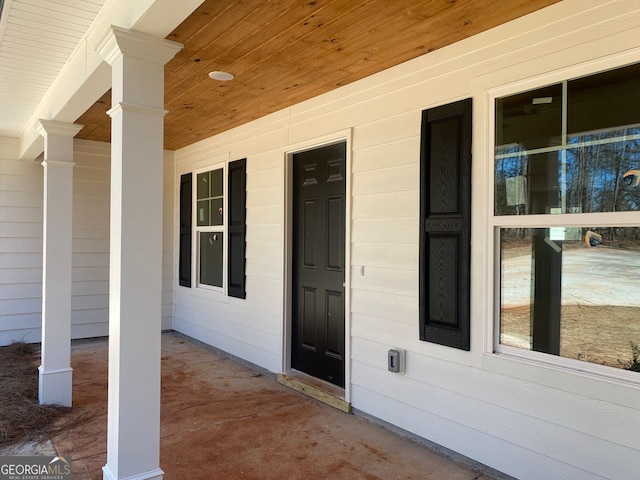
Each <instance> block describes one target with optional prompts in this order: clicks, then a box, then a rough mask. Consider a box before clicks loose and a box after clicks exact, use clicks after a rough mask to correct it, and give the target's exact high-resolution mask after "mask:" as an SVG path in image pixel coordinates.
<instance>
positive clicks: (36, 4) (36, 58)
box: [0, 0, 105, 137]
mask: <svg viewBox="0 0 640 480" xmlns="http://www.w3.org/2000/svg"><path fill="white" fill-rule="evenodd" d="M104 2H105V0H5V2H4V7H3V9H2V18H1V20H0V99H1V101H2V105H1V112H2V113H1V114H0V135H5V136H11V137H19V136H20V135H21V134H22V132H23V130H24V128H25V126H26V124H27V122H28V121H29V119H30V117H31V115H33V113H34V111H35V110H36V108H37V107H38V105H39V104H40V102H41V100H42V98H43V97H44V95H45V94H46V92H47V90H48V89H49V87H50V86H51V84H52V83H53V81H54V80H55V79H56V77H57V76H58V74H59V73H60V71H61V70H62V68H63V67H64V66H65V64H66V63H67V61H68V59H69V58H70V57H71V55H72V54H73V52H74V51H75V49H76V48H77V46H78V44H79V43H80V41H81V39H82V37H83V36H84V35H85V33H86V32H87V29H88V28H89V26H90V25H91V23H92V22H93V20H94V19H95V17H96V16H97V15H98V13H99V12H100V9H101V8H102V6H103V4H104Z"/></svg>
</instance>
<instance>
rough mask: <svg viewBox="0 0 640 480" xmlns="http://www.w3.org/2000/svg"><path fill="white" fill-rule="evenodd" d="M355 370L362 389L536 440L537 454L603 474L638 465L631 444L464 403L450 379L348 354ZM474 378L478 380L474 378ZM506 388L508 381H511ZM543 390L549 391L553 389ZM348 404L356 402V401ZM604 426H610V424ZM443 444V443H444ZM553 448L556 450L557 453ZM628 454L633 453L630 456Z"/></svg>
mask: <svg viewBox="0 0 640 480" xmlns="http://www.w3.org/2000/svg"><path fill="white" fill-rule="evenodd" d="M379 350H380V351H379V355H380V356H382V355H384V354H385V351H384V349H379ZM432 369H433V367H432ZM446 370H448V371H449V374H451V373H452V372H451V370H454V368H452V367H449V368H447V369H446ZM442 372H443V370H440V372H439V373H442ZM355 373H358V375H357V377H358V378H360V379H361V380H360V381H358V384H359V385H361V386H363V387H364V388H367V389H368V390H373V391H385V392H389V393H388V394H387V396H389V397H390V398H392V399H393V400H394V401H396V402H398V401H399V402H403V403H408V404H410V405H412V406H413V407H414V408H417V407H420V406H422V408H425V409H428V411H429V412H430V413H432V414H433V415H437V416H439V417H441V418H445V419H447V420H448V421H449V422H450V423H460V424H462V425H465V426H466V427H467V428H470V429H473V430H476V431H479V432H485V433H486V434H488V435H489V436H490V437H496V438H500V439H503V440H506V441H507V442H509V443H511V444H513V445H518V446H520V447H522V448H526V446H527V445H537V451H538V453H540V454H541V455H544V456H546V457H549V458H555V459H556V460H558V461H562V462H565V463H568V464H573V465H580V466H581V467H582V468H583V469H585V470H587V471H591V472H596V473H597V474H598V475H601V476H603V477H605V478H628V477H627V476H628V475H629V474H630V472H632V471H637V469H638V468H640V457H638V456H637V455H634V453H633V451H634V450H633V449H632V448H629V447H625V446H624V445H621V444H620V443H619V440H617V441H616V443H613V442H607V443H605V444H603V443H602V442H601V441H600V440H599V439H598V438H597V436H594V435H589V434H585V433H583V432H581V431H576V430H572V429H568V428H565V427H563V426H560V425H557V424H554V423H551V422H548V421H545V420H542V419H534V418H531V416H530V415H529V414H528V412H527V414H524V413H520V412H517V411H514V410H513V409H511V408H505V407H502V406H498V405H496V404H495V403H491V402H483V401H481V400H479V399H474V400H475V401H474V408H469V398H468V397H467V394H462V393H459V392H461V390H458V389H455V388H452V387H453V386H452V385H451V381H449V382H445V383H444V385H441V386H436V385H433V384H432V383H429V384H426V383H421V384H418V383H417V382H415V381H414V380H413V379H411V378H410V377H408V375H407V376H406V377H405V379H404V380H403V381H398V380H399V379H397V378H392V377H390V376H389V375H387V373H388V372H381V371H380V370H376V369H374V368H372V367H370V366H368V365H365V364H362V363H360V362H359V361H357V360H355V359H354V374H355ZM380 373H383V375H381V374H380ZM407 374H409V372H407ZM354 376H355V375H354ZM472 376H473V375H464V374H463V373H462V372H457V371H456V372H455V377H454V378H455V379H456V382H460V381H462V380H463V379H467V380H469V381H471V378H466V377H472ZM485 380H486V378H485ZM476 383H478V382H474V384H476ZM511 388H514V386H513V385H512V386H511ZM492 390H494V392H495V391H496V390H497V388H496V384H493V388H492ZM463 391H467V389H465V390H463ZM548 393H549V394H550V395H552V396H553V392H548ZM422 398H428V399H429V403H428V406H425V405H424V404H422V402H421V401H420V399H422ZM576 400H577V399H576ZM587 401H588V400H587ZM527 403H528V402H527ZM354 407H356V408H357V406H356V405H354ZM610 419H611V417H610ZM615 420H616V424H618V425H620V422H621V421H622V422H623V421H624V420H623V419H622V418H616V419H615ZM614 425H615V424H614ZM608 428H609V429H610V428H611V425H609V426H608ZM596 433H597V432H596ZM434 434H436V435H437V433H436V432H433V433H432V435H434ZM438 443H441V442H438ZM441 444H442V443H441ZM444 446H447V445H446V444H444ZM599 449H605V451H606V453H605V455H602V454H599ZM559 452H562V453H561V454H560V455H559ZM601 455H602V456H601ZM558 456H561V457H562V458H558ZM631 456H633V457H635V458H634V459H631V458H630V457H631ZM605 458H606V459H605Z"/></svg>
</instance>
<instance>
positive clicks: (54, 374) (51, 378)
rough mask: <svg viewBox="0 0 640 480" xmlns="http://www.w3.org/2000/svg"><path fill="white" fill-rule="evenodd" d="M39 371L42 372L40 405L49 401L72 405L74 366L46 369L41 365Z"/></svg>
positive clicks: (39, 388)
mask: <svg viewBox="0 0 640 480" xmlns="http://www.w3.org/2000/svg"><path fill="white" fill-rule="evenodd" d="M38 371H39V372H40V380H39V385H38V403H40V405H43V404H45V403H47V404H56V405H62V406H63V407H70V406H71V399H72V392H71V390H72V381H73V368H71V367H66V368H56V369H52V370H46V369H45V368H44V367H43V366H42V365H40V366H39V367H38Z"/></svg>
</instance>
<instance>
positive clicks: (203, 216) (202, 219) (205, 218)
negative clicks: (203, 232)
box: [196, 200, 209, 226]
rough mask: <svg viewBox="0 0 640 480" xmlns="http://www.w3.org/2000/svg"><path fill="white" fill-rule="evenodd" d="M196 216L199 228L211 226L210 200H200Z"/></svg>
mask: <svg viewBox="0 0 640 480" xmlns="http://www.w3.org/2000/svg"><path fill="white" fill-rule="evenodd" d="M196 215H197V217H198V218H197V219H196V220H197V224H198V226H202V225H209V200H198V203H197V214H196Z"/></svg>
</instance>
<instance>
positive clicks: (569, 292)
mask: <svg viewBox="0 0 640 480" xmlns="http://www.w3.org/2000/svg"><path fill="white" fill-rule="evenodd" d="M500 246H501V272H500V274H501V286H500V295H501V308H500V343H501V344H502V345H508V346H511V347H516V348H522V349H526V350H534V351H539V352H544V353H549V354H553V355H559V356H562V357H567V358H573V359H576V360H583V361H587V362H591V363H597V364H601V365H609V366H612V367H618V368H628V367H629V366H630V365H631V363H632V362H631V359H632V346H631V342H633V343H634V344H639V343H640V296H638V294H637V292H638V291H639V289H640V275H638V272H639V271H640V228H638V227H575V228H573V227H572V228H562V227H559V228H535V229H527V228H517V229H516V228H511V229H502V230H501V231H500Z"/></svg>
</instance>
